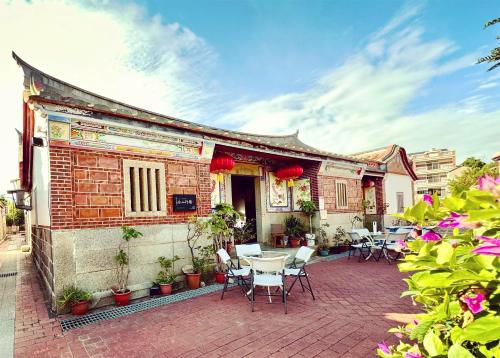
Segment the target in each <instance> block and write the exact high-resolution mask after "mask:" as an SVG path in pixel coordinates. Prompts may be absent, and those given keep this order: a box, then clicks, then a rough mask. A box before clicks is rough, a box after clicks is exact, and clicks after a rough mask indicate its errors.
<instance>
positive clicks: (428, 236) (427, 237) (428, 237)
mask: <svg viewBox="0 0 500 358" xmlns="http://www.w3.org/2000/svg"><path fill="white" fill-rule="evenodd" d="M422 240H424V241H439V240H441V235H439V234H438V233H437V232H434V231H432V230H431V231H427V232H426V233H425V234H423V235H422Z"/></svg>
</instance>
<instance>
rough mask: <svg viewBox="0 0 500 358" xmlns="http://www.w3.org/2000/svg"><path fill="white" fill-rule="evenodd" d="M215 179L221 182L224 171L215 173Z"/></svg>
mask: <svg viewBox="0 0 500 358" xmlns="http://www.w3.org/2000/svg"><path fill="white" fill-rule="evenodd" d="M217 181H218V182H219V183H221V182H222V181H224V173H217Z"/></svg>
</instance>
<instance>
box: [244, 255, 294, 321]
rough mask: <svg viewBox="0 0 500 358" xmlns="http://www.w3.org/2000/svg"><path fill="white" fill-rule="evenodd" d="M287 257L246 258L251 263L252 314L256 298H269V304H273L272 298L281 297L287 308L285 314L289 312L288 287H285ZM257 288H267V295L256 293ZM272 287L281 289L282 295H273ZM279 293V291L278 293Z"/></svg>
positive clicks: (250, 293) (250, 292)
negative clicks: (287, 301)
mask: <svg viewBox="0 0 500 358" xmlns="http://www.w3.org/2000/svg"><path fill="white" fill-rule="evenodd" d="M286 258H287V256H277V257H272V258H262V257H245V260H247V261H248V262H250V267H251V270H250V291H249V292H247V294H249V295H250V302H251V307H252V312H254V311H255V303H257V302H256V301H255V296H266V297H268V298H269V303H275V302H272V299H271V297H273V296H276V297H281V302H282V303H283V304H284V306H285V314H286V313H287V312H288V310H287V303H286V296H287V294H286V287H285V261H286ZM257 286H261V287H265V288H267V294H258V293H256V292H255V291H256V290H255V288H256V287H257ZM271 287H275V288H277V289H281V293H271V290H270V289H271ZM276 292H277V291H276Z"/></svg>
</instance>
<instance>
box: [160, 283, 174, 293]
mask: <svg viewBox="0 0 500 358" xmlns="http://www.w3.org/2000/svg"><path fill="white" fill-rule="evenodd" d="M160 292H161V294H162V295H170V294H171V293H172V284H171V283H160Z"/></svg>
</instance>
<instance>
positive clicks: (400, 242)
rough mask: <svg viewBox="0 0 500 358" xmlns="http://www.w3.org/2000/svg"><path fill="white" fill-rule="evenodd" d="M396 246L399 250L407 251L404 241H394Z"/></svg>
mask: <svg viewBox="0 0 500 358" xmlns="http://www.w3.org/2000/svg"><path fill="white" fill-rule="evenodd" d="M396 245H397V247H398V249H399V250H407V249H408V244H407V243H406V241H404V240H398V241H396Z"/></svg>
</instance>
